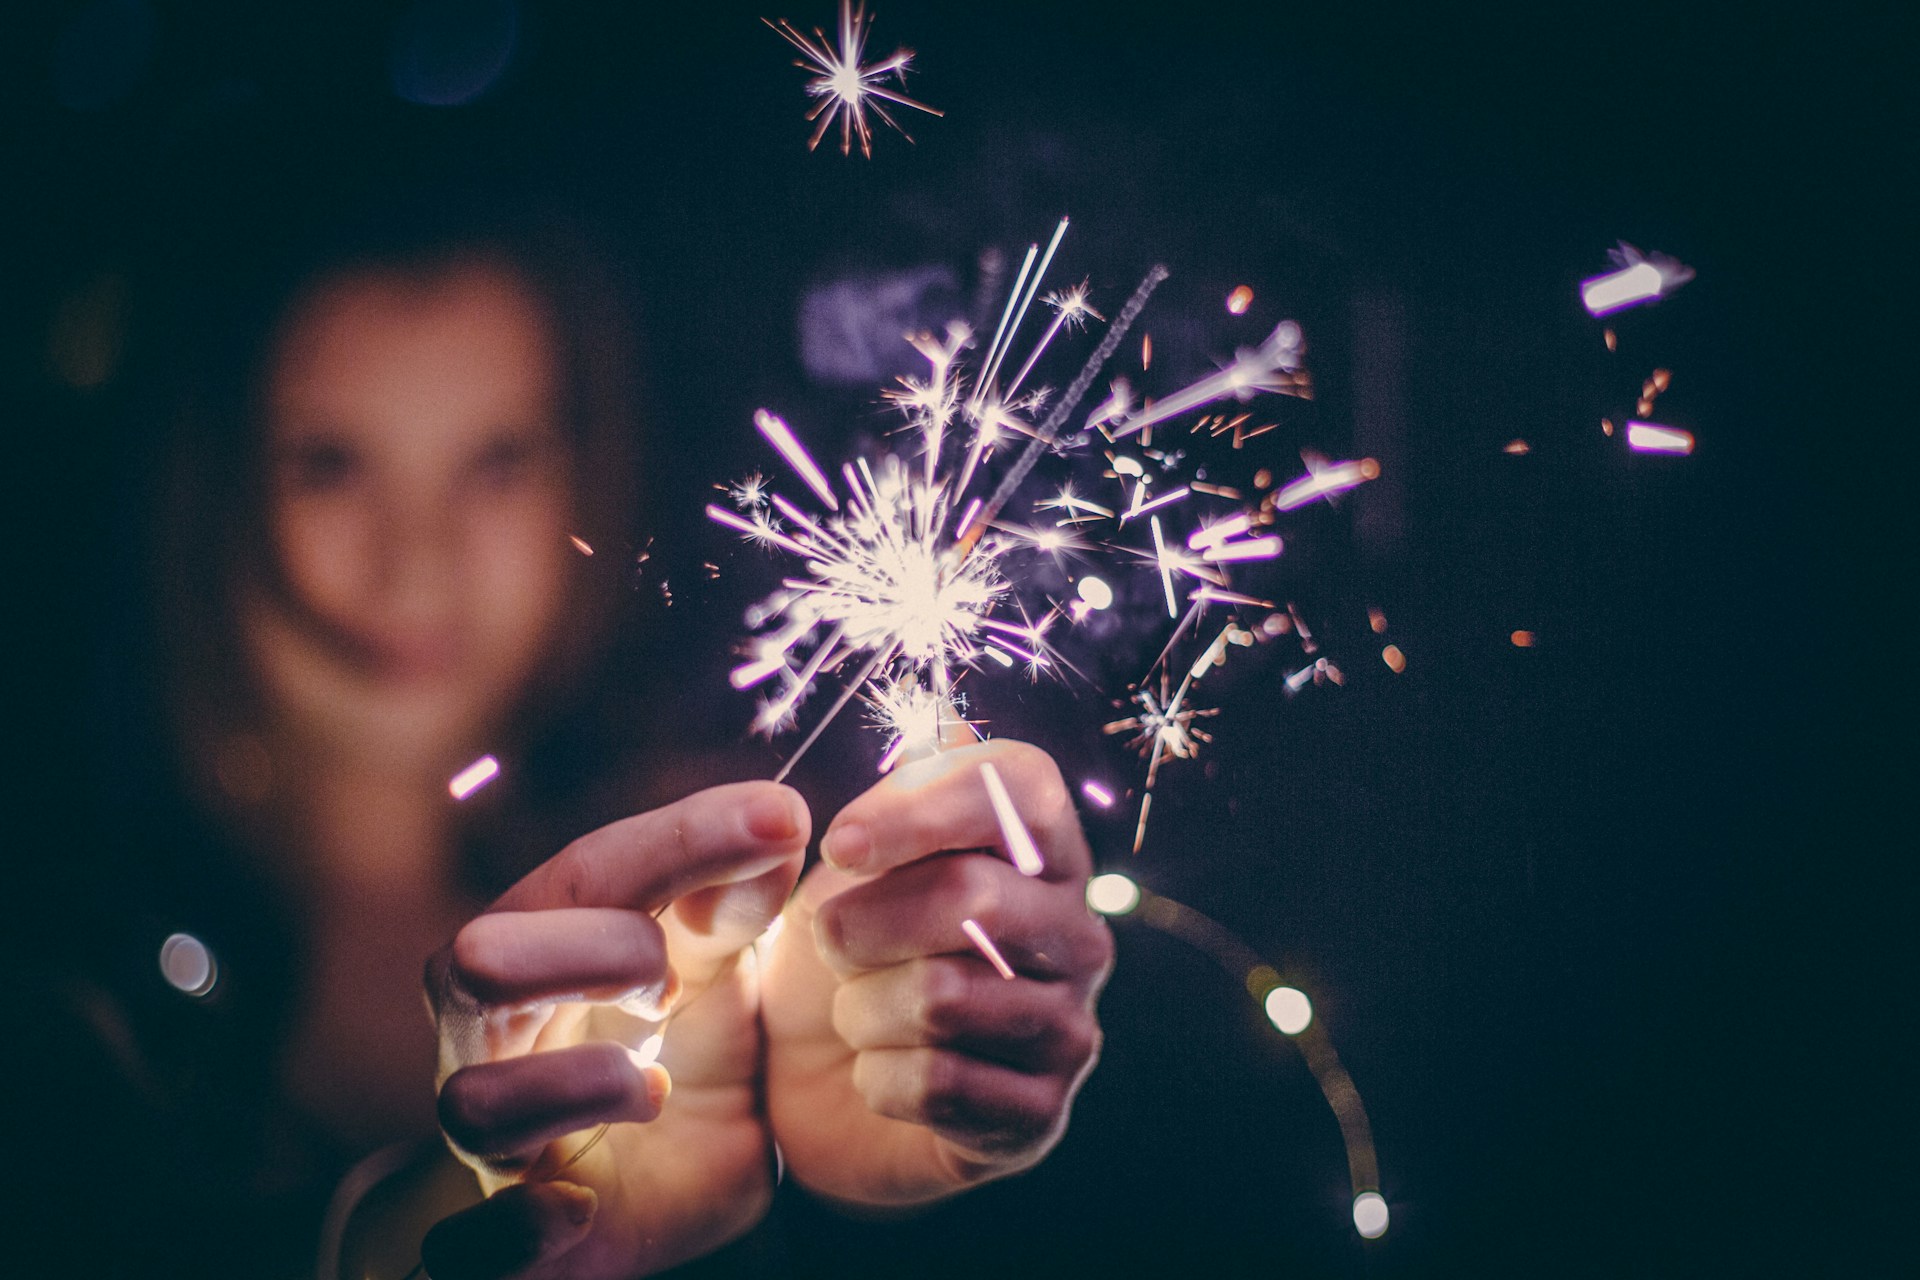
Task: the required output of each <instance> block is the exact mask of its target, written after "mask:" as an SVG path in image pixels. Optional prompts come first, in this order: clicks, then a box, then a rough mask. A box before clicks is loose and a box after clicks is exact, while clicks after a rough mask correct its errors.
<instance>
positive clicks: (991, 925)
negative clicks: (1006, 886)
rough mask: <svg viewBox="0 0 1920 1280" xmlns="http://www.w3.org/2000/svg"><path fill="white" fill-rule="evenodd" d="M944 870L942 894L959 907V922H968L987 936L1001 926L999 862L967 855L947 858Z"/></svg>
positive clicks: (1001, 904)
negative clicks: (964, 920) (943, 890)
mask: <svg viewBox="0 0 1920 1280" xmlns="http://www.w3.org/2000/svg"><path fill="white" fill-rule="evenodd" d="M947 864H948V865H947V866H946V867H945V868H944V875H945V877H946V878H947V880H948V886H947V889H946V892H947V893H949V894H950V895H951V899H952V901H954V902H955V903H957V904H959V907H960V915H961V918H963V919H969V918H970V919H972V920H973V921H975V922H976V923H977V924H979V926H980V927H981V928H982V929H985V930H986V931H987V932H988V933H992V932H994V930H995V928H996V926H998V925H1000V924H1002V923H1004V922H1003V921H1002V919H1001V913H1002V911H1003V910H1004V906H1003V901H1004V899H1003V891H1002V885H1001V880H1002V878H1003V867H1002V863H1001V861H1000V859H999V858H997V857H992V856H988V855H971V856H968V857H963V858H949V859H948V860H947Z"/></svg>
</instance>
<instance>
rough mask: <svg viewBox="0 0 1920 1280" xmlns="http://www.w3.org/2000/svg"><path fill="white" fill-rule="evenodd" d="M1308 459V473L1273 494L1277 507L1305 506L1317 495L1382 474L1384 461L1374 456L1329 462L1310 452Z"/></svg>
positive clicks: (1275, 506) (1360, 482) (1352, 485)
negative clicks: (1381, 463)
mask: <svg viewBox="0 0 1920 1280" xmlns="http://www.w3.org/2000/svg"><path fill="white" fill-rule="evenodd" d="M1306 463H1307V474H1306V475H1304V476H1301V477H1300V478H1299V479H1298V480H1295V481H1294V482H1293V483H1291V484H1289V485H1288V486H1287V487H1286V488H1284V489H1281V490H1279V491H1278V492H1276V493H1274V494H1273V495H1272V499H1271V504H1272V506H1273V509H1274V510H1275V511H1292V510H1293V509H1294V508H1296V507H1304V506H1306V505H1307V503H1309V502H1312V501H1313V500H1314V499H1315V498H1324V497H1327V496H1329V495H1331V494H1335V493H1344V492H1345V491H1346V490H1348V489H1352V488H1355V487H1357V486H1359V485H1363V484H1365V483H1366V482H1367V481H1369V480H1374V479H1377V478H1378V477H1379V475H1380V464H1379V463H1377V462H1375V461H1374V460H1373V459H1372V458H1362V459H1360V461H1358V462H1326V461H1324V460H1321V459H1318V458H1314V457H1311V456H1309V457H1308V458H1307V459H1306Z"/></svg>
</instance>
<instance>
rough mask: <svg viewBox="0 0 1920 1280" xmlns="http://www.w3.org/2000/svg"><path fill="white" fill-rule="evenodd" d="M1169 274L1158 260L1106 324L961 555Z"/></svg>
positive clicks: (966, 535)
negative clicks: (1097, 340) (1098, 342)
mask: <svg viewBox="0 0 1920 1280" xmlns="http://www.w3.org/2000/svg"><path fill="white" fill-rule="evenodd" d="M1167 275H1168V272H1167V269H1166V267H1164V266H1162V265H1160V264H1158V263H1156V264H1154V267H1153V269H1152V270H1151V271H1149V272H1147V275H1146V278H1145V279H1144V280H1142V281H1141V282H1140V283H1139V285H1138V286H1137V287H1136V288H1135V289H1134V291H1133V296H1132V297H1130V298H1128V299H1127V305H1126V306H1124V307H1122V308H1121V309H1120V314H1118V315H1116V316H1115V317H1114V318H1113V323H1112V324H1111V325H1109V326H1108V327H1107V332H1106V336H1105V337H1103V338H1101V339H1100V345H1099V346H1097V347H1095V348H1094V349H1093V354H1092V355H1090V356H1088V357H1087V362H1086V363H1085V364H1083V365H1081V366H1080V372H1079V373H1078V374H1076V375H1074V379H1073V381H1072V382H1071V383H1069V384H1068V385H1067V393H1066V394H1065V395H1063V396H1061V397H1060V402H1059V403H1058V404H1056V405H1054V406H1053V412H1051V413H1049V414H1048V415H1047V417H1046V420H1045V421H1043V422H1042V423H1041V424H1040V427H1039V430H1037V431H1035V432H1034V433H1033V439H1032V440H1029V441H1028V442H1027V447H1026V448H1025V449H1022V450H1021V451H1020V456H1019V457H1017V458H1015V459H1014V462H1013V466H1011V467H1009V468H1008V469H1007V474H1006V475H1005V476H1003V477H1001V480H1000V483H999V484H998V485H997V486H995V488H994V490H993V496H991V497H990V498H988V499H987V502H986V505H985V506H984V507H982V508H981V510H980V514H978V515H976V516H975V517H974V518H973V523H972V525H971V526H969V527H968V528H967V529H966V530H965V531H964V532H963V533H962V534H961V535H960V541H959V546H960V551H961V554H962V555H965V554H966V553H968V552H970V551H972V550H973V546H974V544H975V543H976V542H978V541H980V537H981V535H982V534H984V533H985V532H986V530H987V525H988V523H990V522H991V521H992V520H993V519H994V518H995V517H996V516H998V515H999V514H1000V508H1002V507H1004V506H1006V505H1007V500H1008V499H1009V498H1011V497H1013V491H1014V490H1015V489H1018V488H1019V487H1020V482H1021V481H1023V480H1025V479H1026V478H1027V473H1028V472H1030V471H1032V470H1033V468H1034V465H1035V464H1036V463H1038V462H1039V461H1040V455H1041V453H1042V452H1044V451H1045V450H1046V448H1047V447H1048V446H1049V445H1051V444H1052V443H1053V441H1054V438H1055V437H1056V436H1058V435H1059V434H1060V427H1061V424H1062V423H1064V422H1066V420H1067V416H1068V415H1069V414H1071V413H1072V412H1073V411H1074V410H1075V409H1076V408H1078V407H1079V404H1080V401H1081V399H1082V398H1084V397H1085V396H1086V394H1087V388H1088V387H1090V386H1092V385H1093V380H1094V379H1095V378H1096V377H1098V376H1099V375H1100V370H1101V369H1103V368H1105V367H1106V363H1107V361H1108V360H1110V359H1112V358H1113V353H1114V351H1115V350H1117V349H1118V348H1119V346H1120V343H1121V340H1122V339H1124V338H1125V337H1126V336H1127V330H1128V329H1130V328H1132V327H1133V322H1134V321H1135V320H1137V319H1138V318H1139V317H1140V311H1141V309H1142V308H1143V307H1145V306H1146V305H1147V299H1148V298H1151V297H1152V296H1153V291H1154V290H1155V289H1157V288H1159V287H1160V282H1161V281H1162V280H1165V279H1166V278H1167Z"/></svg>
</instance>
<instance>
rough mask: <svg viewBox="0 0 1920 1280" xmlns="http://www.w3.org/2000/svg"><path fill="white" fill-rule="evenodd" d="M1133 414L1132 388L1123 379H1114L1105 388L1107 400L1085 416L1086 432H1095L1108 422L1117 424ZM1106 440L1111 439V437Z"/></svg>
mask: <svg viewBox="0 0 1920 1280" xmlns="http://www.w3.org/2000/svg"><path fill="white" fill-rule="evenodd" d="M1132 412H1133V387H1132V386H1131V385H1129V384H1128V382H1127V380H1126V379H1125V378H1115V379H1114V380H1113V382H1112V383H1111V384H1109V385H1108V387H1107V398H1106V399H1105V400H1102V401H1101V402H1100V403H1099V405H1097V406H1096V407H1095V408H1094V411H1093V412H1092V413H1090V414H1088V415H1087V430H1089V431H1096V430H1100V429H1101V428H1103V427H1104V426H1105V425H1106V424H1107V423H1109V422H1118V421H1120V419H1122V418H1124V417H1126V416H1127V415H1128V414H1129V413H1132ZM1108 439H1112V437H1111V436H1109V437H1108Z"/></svg>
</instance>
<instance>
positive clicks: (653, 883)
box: [493, 782, 812, 915]
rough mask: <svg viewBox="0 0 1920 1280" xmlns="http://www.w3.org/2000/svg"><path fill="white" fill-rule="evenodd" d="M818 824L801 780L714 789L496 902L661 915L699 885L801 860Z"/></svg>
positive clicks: (504, 906)
mask: <svg viewBox="0 0 1920 1280" xmlns="http://www.w3.org/2000/svg"><path fill="white" fill-rule="evenodd" d="M811 825H812V824H811V820H810V819H809V817H808V815H807V806H806V802H805V801H804V800H802V799H801V798H800V793H799V792H797V791H795V790H794V789H793V788H791V787H784V786H780V785H778V784H777V783H772V782H736V783H731V784H729V785H727V786H722V787H709V788H708V789H707V790H705V791H699V792H695V793H694V794H693V795H690V796H688V797H686V798H685V799H684V800H680V801H677V802H675V803H673V804H670V805H667V806H666V807H665V808H661V809H655V810H653V811H651V812H649V813H642V814H638V815H636V816H634V817H631V818H623V819H621V820H620V821H619V822H614V823H610V824H608V825H607V826H604V827H601V828H600V829H599V830H598V831H592V832H589V833H587V834H586V835H584V836H581V837H580V838H579V839H578V840H575V841H574V842H573V843H572V844H570V845H568V846H567V847H566V848H564V849H562V850H561V851H560V852H559V853H557V854H555V855H554V856H553V857H552V858H549V859H548V860H547V861H546V862H544V863H542V864H541V865H540V866H539V867H537V868H535V869H534V870H533V871H532V872H530V873H529V874H528V875H527V876H526V877H525V878H524V879H522V880H521V881H520V882H519V883H518V884H516V885H514V886H513V888H511V889H509V890H507V892H506V894H505V895H504V896H502V897H501V898H500V900H499V901H498V902H496V903H494V905H493V909H494V910H496V911H528V910H536V909H540V908H547V907H626V908H628V909H630V910H634V911H641V912H645V913H646V914H648V915H652V914H653V913H655V912H657V911H658V910H659V909H660V908H661V907H663V906H665V905H666V904H667V903H669V902H671V901H673V900H674V899H675V898H678V897H680V896H681V895H682V894H685V893H688V892H690V891H692V890H694V889H701V888H705V887H706V886H708V885H716V884H735V883H740V882H743V881H748V880H753V879H755V878H756V877H759V876H762V875H765V874H767V873H768V872H770V871H773V870H774V869H775V868H777V867H779V866H780V865H781V864H782V863H784V862H785V861H787V860H788V859H797V858H799V857H800V856H801V855H802V854H803V853H804V852H805V850H806V847H807V836H808V833H809V831H810V830H811Z"/></svg>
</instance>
